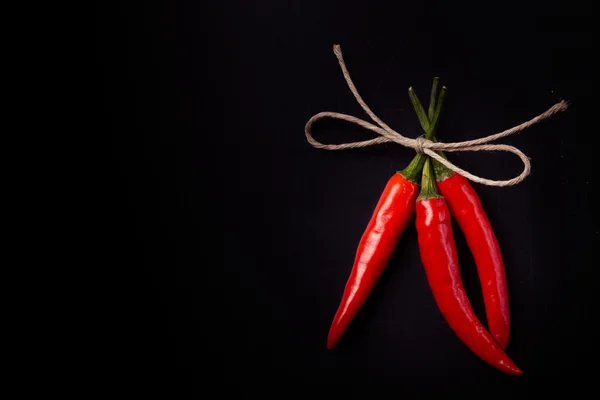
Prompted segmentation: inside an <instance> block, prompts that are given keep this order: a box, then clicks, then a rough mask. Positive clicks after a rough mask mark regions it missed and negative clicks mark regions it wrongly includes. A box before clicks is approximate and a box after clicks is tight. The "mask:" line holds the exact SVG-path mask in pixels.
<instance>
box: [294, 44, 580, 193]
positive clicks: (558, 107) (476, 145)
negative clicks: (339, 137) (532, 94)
mask: <svg viewBox="0 0 600 400" xmlns="http://www.w3.org/2000/svg"><path fill="white" fill-rule="evenodd" d="M333 52H334V54H335V56H336V57H337V59H338V62H339V64H340V67H341V69H342V73H343V75H344V79H345V80H346V83H347V84H348V87H349V88H350V91H351V92H352V94H353V95H354V98H355V99H356V101H357V102H358V104H359V105H360V106H361V107H362V109H363V110H364V111H365V112H366V113H367V114H368V115H369V117H371V119H372V120H373V121H374V122H376V123H377V125H378V126H377V125H374V124H372V123H370V122H367V121H365V120H362V119H360V118H357V117H354V116H352V115H347V114H342V113H337V112H329V111H325V112H320V113H318V114H315V115H314V116H313V117H312V118H310V119H309V120H308V122H307V123H306V126H305V128H304V133H305V134H306V140H307V141H308V142H309V143H310V144H311V145H312V146H313V147H315V148H317V149H324V150H346V149H355V148H362V147H368V146H374V145H377V144H382V143H388V142H393V143H397V144H399V145H401V146H404V147H408V148H411V149H413V150H415V151H416V152H417V153H419V154H426V155H428V156H429V157H431V158H433V159H435V160H436V161H438V162H439V163H441V164H443V165H444V166H446V167H447V168H448V169H450V170H452V171H454V172H457V173H459V174H461V175H463V176H464V177H465V178H467V179H469V180H471V181H473V182H477V183H481V184H483V185H488V186H497V187H502V186H512V185H516V184H518V183H520V182H522V181H523V180H524V179H525V178H526V177H527V176H528V175H529V173H530V172H531V163H530V161H529V158H528V157H527V156H526V155H525V154H524V153H523V152H522V151H521V150H519V149H517V148H516V147H514V146H509V145H505V144H489V143H490V142H493V141H495V140H498V139H500V138H503V137H506V136H509V135H513V134H515V133H519V132H521V131H522V130H524V129H527V128H529V127H530V126H532V125H535V124H537V123H538V122H540V121H542V120H544V119H546V118H549V117H551V116H552V115H554V114H556V113H558V112H561V111H565V110H566V109H567V108H568V103H567V102H566V101H564V100H562V101H560V102H559V103H556V104H555V105H553V106H552V107H550V108H549V109H548V110H546V111H545V112H543V113H541V114H540V115H538V116H536V117H534V118H532V119H530V120H529V121H526V122H524V123H522V124H520V125H517V126H515V127H512V128H510V129H507V130H505V131H502V132H499V133H496V134H493V135H489V136H485V137H482V138H479V139H474V140H467V141H464V142H452V143H444V142H433V141H431V140H429V139H426V138H424V137H418V138H416V139H411V138H407V137H405V136H402V135H401V134H400V133H398V132H396V131H395V130H393V129H392V128H390V127H389V126H388V125H387V124H386V123H385V122H383V121H382V120H381V119H380V118H379V117H377V115H375V113H374V112H373V111H372V110H371V109H370V108H369V106H368V105H367V104H366V103H365V101H364V100H363V99H362V97H361V96H360V94H359V93H358V90H357V89H356V86H355V85H354V82H352V79H351V78H350V73H349V72H348V68H346V63H345V62H344V58H343V56H342V50H341V48H340V46H339V45H334V46H333ZM323 118H335V119H341V120H344V121H348V122H351V123H354V124H356V125H360V126H362V127H363V128H365V129H368V130H370V131H373V132H375V133H377V134H378V135H380V137H378V138H375V139H370V140H364V141H360V142H351V143H342V144H323V143H321V142H319V141H317V140H315V138H314V137H313V136H312V132H311V129H312V126H313V124H314V123H315V122H316V121H318V120H320V119H323ZM436 151H449V152H455V151H506V152H509V153H513V154H515V155H517V156H518V157H519V158H520V159H521V161H522V162H523V171H522V172H521V174H519V175H518V176H516V177H514V178H512V179H507V180H493V179H486V178H481V177H479V176H476V175H473V174H471V173H470V172H468V171H465V170H464V169H462V168H459V167H457V166H456V165H454V164H453V163H451V162H450V161H448V160H446V159H445V158H443V157H442V156H440V155H439V154H437V153H436Z"/></svg>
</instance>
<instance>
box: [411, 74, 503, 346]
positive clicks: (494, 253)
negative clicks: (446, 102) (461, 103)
mask: <svg viewBox="0 0 600 400" xmlns="http://www.w3.org/2000/svg"><path fill="white" fill-rule="evenodd" d="M437 85H438V78H435V79H434V80H433V86H432V90H431V100H430V104H429V114H428V115H425V110H424V109H423V106H422V105H421V103H420V101H419V99H418V98H417V96H416V94H415V93H414V92H413V91H412V90H409V96H410V98H411V101H412V103H413V106H414V108H415V111H416V112H417V116H418V117H419V121H420V122H421V126H422V127H423V129H424V130H425V131H426V132H428V134H427V138H428V139H431V140H433V141H435V126H434V127H433V129H431V121H434V120H435V119H437V116H436V115H434V113H433V107H434V106H435V95H436V91H437ZM444 93H445V88H442V92H441V93H440V100H441V99H443V96H444ZM439 153H440V155H442V156H443V157H445V155H444V154H443V152H439ZM432 163H433V169H434V171H435V177H436V180H437V184H438V188H439V190H440V192H441V194H442V196H444V198H445V199H446V203H447V204H448V207H449V208H450V212H451V213H452V216H453V217H454V219H455V220H456V222H457V223H458V226H459V227H460V229H461V230H462V232H463V233H464V235H465V238H466V240H467V244H468V245H469V249H470V250H471V253H472V254H473V258H474V260H475V264H476V265H477V273H478V275H479V281H480V283H481V289H482V292H483V300H484V303H485V313H486V317H487V321H488V327H489V329H490V333H491V334H492V336H493V337H494V339H496V341H497V342H498V344H499V345H500V346H502V348H506V345H507V344H508V340H509V338H510V314H509V307H508V291H507V286H506V273H505V271H504V262H503V260H502V254H501V253H500V246H499V245H498V240H497V239H496V235H494V231H493V229H492V225H491V224H490V221H489V219H488V217H487V215H486V213H485V211H484V209H483V206H482V205H481V201H480V200H479V196H477V193H476V192H475V189H473V187H472V186H471V184H470V183H469V181H468V180H467V179H466V178H465V177H463V176H462V175H460V174H458V173H455V172H453V171H451V170H449V169H448V168H446V167H445V166H443V165H442V164H440V163H439V162H437V161H435V160H432Z"/></svg>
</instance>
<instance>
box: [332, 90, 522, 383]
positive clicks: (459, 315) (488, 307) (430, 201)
mask: <svg viewBox="0 0 600 400" xmlns="http://www.w3.org/2000/svg"><path fill="white" fill-rule="evenodd" d="M437 88H438V78H435V79H434V81H433V87H432V90H431V98H430V102H429V108H428V110H427V112H426V111H425V109H424V108H423V106H422V104H421V102H420V101H419V99H418V98H417V96H416V94H415V93H414V91H413V90H412V88H410V89H409V96H410V99H411V102H412V104H413V106H414V108H415V111H416V113H417V116H418V118H419V122H420V124H421V127H422V128H423V130H424V131H425V138H426V139H429V140H432V141H435V140H436V128H437V126H438V121H439V117H440V112H441V109H442V104H443V100H444V96H445V94H446V88H445V87H442V89H441V90H440V93H439V95H438V93H437ZM439 154H440V155H441V156H442V157H445V156H444V154H443V153H441V152H440V153H439ZM415 214H416V227H417V232H418V242H419V251H420V254H421V260H422V262H423V265H424V267H425V272H426V274H427V279H428V281H429V285H430V287H431V290H432V292H433V296H434V298H435V300H436V303H437V305H438V307H439V309H440V311H441V312H442V315H443V316H444V318H445V319H446V321H447V322H448V324H449V325H450V328H452V330H453V331H454V332H455V333H456V335H457V336H458V338H459V339H460V340H461V341H462V342H463V343H464V344H465V345H466V346H467V347H468V348H469V349H471V350H472V351H473V352H474V353H475V354H476V355H477V356H479V357H480V358H481V359H483V360H484V361H486V362H487V363H489V364H490V365H492V366H494V367H496V368H498V369H499V370H501V371H504V372H506V373H508V374H511V375H521V374H522V371H521V369H519V367H517V366H516V365H515V364H514V363H513V361H512V360H511V359H510V358H509V357H508V356H507V355H506V353H505V352H504V349H505V348H506V345H507V344H508V340H509V337H510V317H509V308H508V294H507V287H506V274H505V272H504V263H503V261H502V255H501V254H500V248H499V246H498V241H497V240H496V236H495V235H494V231H493V230H492V227H491V224H490V221H489V219H488V217H487V215H486V213H485V211H484V209H483V207H482V205H481V202H480V200H479V197H478V196H477V193H476V192H475V190H474V189H473V187H472V186H471V184H470V183H469V181H468V180H467V179H466V178H464V177H463V176H462V175H460V174H458V173H456V172H453V171H451V170H449V169H448V168H446V167H445V166H444V165H442V164H441V163H439V162H437V161H436V160H433V159H430V157H428V156H426V155H424V154H417V155H416V156H415V157H414V159H413V160H412V161H411V162H410V164H409V165H408V166H407V167H406V168H405V169H404V170H402V171H399V172H398V173H396V174H394V176H392V177H391V178H390V180H389V181H388V183H387V185H386V187H385V189H384V191H383V194H382V195H381V197H380V199H379V202H378V203H377V206H376V207H375V211H374V212H373V216H372V217H371V220H370V221H369V224H368V225H367V228H366V230H365V232H364V234H363V236H362V238H361V240H360V243H359V245H358V250H357V252H356V258H355V261H354V266H353V268H352V272H351V274H350V277H349V279H348V282H347V283H346V288H345V290H344V294H343V297H342V301H341V303H340V305H339V308H338V310H337V312H336V314H335V317H334V320H333V323H332V325H331V329H330V331H329V336H328V339H327V348H329V349H331V348H333V347H334V346H335V345H336V343H337V342H338V341H339V340H340V338H341V337H342V336H343V334H344V333H345V332H346V330H347V329H348V327H349V325H350V323H351V322H352V320H353V319H354V317H355V316H356V314H357V313H358V311H359V309H360V307H361V306H362V305H363V303H364V302H365V300H366V298H367V297H368V295H369V293H370V292H371V290H372V289H373V287H374V286H375V283H376V282H377V280H378V279H379V277H380V276H381V274H382V272H383V271H384V269H385V268H386V266H387V264H388V261H389V260H390V258H391V256H392V253H393V252H394V249H395V247H396V245H397V243H398V241H399V240H400V237H401V236H402V233H403V232H404V230H405V229H406V227H407V226H408V225H409V223H410V221H411V220H412V218H413V216H414V215H415ZM452 217H454V219H455V220H456V222H457V223H458V226H459V227H460V229H461V230H462V231H463V233H464V235H465V238H466V240H467V243H468V246H469V249H470V250H471V252H472V253H473V257H474V260H475V263H476V265H477V271H478V274H479V279H480V282H481V287H482V292H483V298H484V303H485V312H486V316H487V321H488V325H489V331H488V330H487V329H486V328H485V327H484V326H483V325H482V323H481V322H480V321H479V319H478V318H477V316H476V315H475V313H474V312H473V309H472V307H471V304H470V302H469V299H468V298H467V296H466V294H465V289H464V287H463V284H462V280H461V276H460V272H459V267H458V255H457V251H456V245H455V242H454V234H453V231H452V223H451V218H452Z"/></svg>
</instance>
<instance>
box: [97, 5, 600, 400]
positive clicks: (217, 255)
mask: <svg viewBox="0 0 600 400" xmlns="http://www.w3.org/2000/svg"><path fill="white" fill-rule="evenodd" d="M386 3H388V4H387V5H378V3H377V2H358V1H357V2H347V1H345V2H342V1H339V2H334V1H222V2H217V1H210V2H193V1H189V2H175V3H170V4H168V5H167V4H164V5H148V4H146V5H143V6H142V5H133V4H128V3H122V4H121V5H120V6H118V7H113V6H108V5H106V4H102V5H98V6H97V18H96V27H97V53H96V54H97V65H96V66H97V68H98V77H99V80H98V82H99V83H100V85H101V94H100V98H101V99H102V107H100V108H99V109H98V110H99V117H100V119H99V121H100V123H101V127H102V128H103V129H104V131H105V132H106V133H105V134H106V135H108V136H110V138H111V154H110V166H111V168H110V169H109V170H108V172H109V173H110V175H109V181H108V182H109V186H108V187H107V189H108V190H107V193H108V196H107V202H106V204H105V206H106V208H107V209H108V210H110V212H109V213H108V214H107V215H109V218H107V220H106V222H107V226H109V227H110V235H109V239H108V242H107V247H106V249H107V251H108V252H107V254H110V256H109V258H111V259H112V260H119V261H118V262H117V261H113V262H116V263H118V268H119V272H118V273H117V274H116V275H115V277H114V281H115V282H116V283H118V284H119V286H120V288H121V289H123V290H122V293H124V296H123V301H122V302H121V304H120V306H119V308H120V310H121V311H122V312H121V313H118V314H117V316H116V317H114V319H113V320H112V324H113V326H114V333H115V334H116V339H117V343H118V348H119V351H118V359H117V360H116V362H117V363H118V364H120V365H125V366H127V368H128V369H130V370H131V372H132V373H133V372H139V371H144V373H143V374H142V375H143V376H144V377H145V378H146V379H150V377H156V380H155V381H154V383H153V384H158V383H159V382H162V383H165V382H167V377H173V376H177V378H178V379H179V380H181V385H180V386H178V387H179V388H182V389H183V388H188V387H190V386H189V385H192V384H199V383H200V382H202V381H205V380H208V381H211V382H223V383H239V382H246V381H255V382H256V381H258V382H260V383H264V384H272V383H273V382H289V383H294V384H300V383H328V382H334V383H362V382H368V383H406V384H412V385H415V387H417V388H419V389H422V390H425V389H430V388H437V389H441V390H450V389H455V388H460V387H466V385H468V384H471V383H473V382H494V383H503V384H509V385H515V384H522V383H531V382H536V381H537V380H538V378H541V377H542V378H547V377H550V376H556V377H560V379H566V378H567V377H576V376H579V375H580V374H581V373H583V371H584V369H585V368H586V367H584V366H583V363H584V362H586V360H587V359H588V358H589V357H591V355H590V353H589V349H590V347H591V345H592V343H593V341H594V340H595V339H594V335H593V334H592V333H590V334H586V333H585V332H588V331H587V329H588V328H587V327H588V325H589V324H590V315H591V310H592V306H591V299H592V292H591V290H590V289H591V288H592V286H591V283H590V281H589V280H588V279H586V277H587V276H589V274H590V270H591V269H592V268H593V266H594V265H596V266H597V263H596V262H595V261H594V260H593V258H592V244H593V243H594V242H597V241H598V238H599V234H598V229H599V228H598V223H597V221H598V219H597V217H598V216H597V211H596V210H594V209H593V205H594V200H593V198H592V194H591V190H592V187H593V185H594V184H595V183H597V178H596V175H595V172H594V170H593V168H592V161H593V159H592V150H591V149H590V146H584V145H582V144H581V141H582V140H583V139H585V138H589V137H590V135H592V134H593V132H590V129H589V127H590V124H589V121H590V120H591V118H592V117H593V111H592V104H591V100H592V96H591V74H592V69H593V68H592V65H591V64H592V56H593V51H592V39H591V26H592V25H593V24H592V21H591V18H589V17H586V12H587V10H586V8H585V7H584V8H581V7H579V6H577V7H576V6H575V5H573V4H571V5H568V4H565V3H561V4H558V3H557V4H552V3H547V2H546V3H544V4H543V7H540V5H539V4H533V3H531V4H530V5H529V7H528V8H529V9H524V8H523V5H522V4H521V5H510V4H508V3H506V4H504V3H503V4H502V5H500V3H497V4H487V3H486V4H483V3H482V4H481V5H479V6H473V5H469V6H460V5H457V4H455V3H454V2H448V4H446V5H434V4H432V3H427V2H420V3H407V4H401V3H400V2H398V3H396V2H386ZM335 43H339V44H340V45H341V46H342V51H343V52H344V56H345V59H346V63H347V65H348V68H349V70H350V73H351V74H352V77H353V79H354V81H355V83H356V85H357V87H358V90H359V91H360V92H361V94H362V95H363V97H364V99H365V100H366V102H367V103H368V104H369V105H370V106H371V108H372V109H373V110H374V111H375V113H376V114H377V115H378V116H379V117H380V118H382V119H383V120H384V121H386V122H387V123H388V124H389V125H390V126H392V127H393V128H394V129H396V130H397V131H399V132H401V133H403V134H405V135H406V136H409V137H416V136H419V135H420V134H421V132H420V130H419V125H418V121H417V118H416V116H415V114H414V112H413V110H412V107H411V105H410V103H409V99H408V95H407V88H408V87H409V86H411V85H412V86H413V87H414V88H415V89H416V91H417V93H418V94H419V95H420V97H421V98H422V100H423V101H424V102H426V101H427V98H428V93H429V88H430V84H431V80H432V78H433V77H434V76H440V77H441V81H442V83H443V84H444V85H446V86H447V87H448V90H449V91H448V96H447V97H446V102H445V108H444V111H443V117H442V122H441V127H440V130H439V133H438V137H439V138H440V140H444V141H461V140H467V139H472V138H477V137H480V136H483V135H487V134H491V133H494V132H497V131H500V130H503V129H506V128H509V127H512V126H514V125H517V124H519V123H521V122H523V121H525V120H528V119H530V118H531V117H533V116H535V115H537V114H539V113H541V112H542V111H544V110H546V109H547V108H548V107H549V106H551V105H552V104H554V103H556V102H558V101H560V100H561V99H565V100H568V101H569V102H570V104H571V107H570V108H569V110H568V111H567V112H566V113H562V114H559V115H557V116H555V117H552V118H551V119H550V120H547V121H544V122H542V123H540V124H538V125H536V126H534V127H532V128H530V129H528V130H527V131H525V132H523V133H522V134H520V135H517V136H511V137H510V138H507V139H505V140H503V143H508V144H512V145H515V146H517V147H519V148H520V149H522V150H523V151H524V152H525V153H526V154H527V155H528V156H529V157H530V158H531V161H532V174H531V176H530V177H528V178H527V180H526V181H524V182H523V183H521V184H519V185H517V186H514V187H509V188H490V187H485V186H482V185H477V184H475V188H476V190H477V191H478V193H479V195H480V197H481V200H482V202H483V204H484V206H485V209H486V211H487V212H488V215H489V218H490V220H491V222H492V224H493V226H494V228H495V232H496V235H497V237H498V240H499V242H500V245H501V248H502V251H503V255H504V261H505V264H506V270H507V277H508V284H509V294H510V305H511V317H512V336H511V341H510V343H509V347H508V350H507V352H508V354H509V355H510V356H511V358H512V359H513V360H514V361H515V362H516V364H517V365H519V366H520V367H521V368H522V369H523V370H524V375H523V376H522V377H518V378H515V377H509V376H506V375H503V374H502V373H501V372H499V371H497V370H495V369H493V368H491V367H489V366H488V365H487V364H485V363H484V362H483V361H481V360H479V359H478V358H477V357H476V356H474V355H473V354H472V353H470V352H469V350H468V349H467V348H466V347H465V346H464V345H463V344H462V343H461V342H460V341H459V340H458V339H457V338H456V337H455V335H454V334H453V332H452V331H451V330H450V329H449V328H448V326H447V324H446V323H445V322H444V320H443V318H442V316H441V314H440V313H439V311H438V310H437V308H436V305H435V303H434V300H433V297H432V295H431V292H430V290H429V288H428V285H427V282H426V278H425V274H424V271H423V268H422V265H421V263H420V260H419V255H418V247H417V240H416V232H415V229H414V225H412V224H411V226H410V228H409V229H408V231H407V232H406V233H405V235H404V237H403V239H402V240H401V243H400V244H399V246H398V250H397V252H396V253H395V255H394V257H393V258H392V260H391V262H390V264H389V267H388V269H387V270H386V272H385V273H384V275H383V276H382V278H381V280H380V282H379V283H378V285H377V286H376V288H375V289H374V291H373V293H372V294H371V296H370V298H369V300H368V301H367V303H366V304H365V305H364V307H363V309H362V311H361V313H360V314H359V315H358V316H357V318H356V319H355V321H354V323H353V325H352V326H351V328H350V329H349V330H348V332H347V333H346V335H345V337H344V338H343V340H342V341H341V342H340V343H339V345H338V346H337V347H336V348H335V349H334V350H333V351H327V350H326V348H325V341H326V337H327V332H328V329H329V324H330V322H331V319H332V318H333V315H334V313H335V310H336V308H337V305H338V302H339V300H340V298H341V294H342V291H343V288H344V285H345V282H346V279H347V276H348V274H349V272H350V268H351V266H352V262H353V259H354V254H355V249H356V245H357V243H358V241H359V239H360V237H361V234H362V231H363V229H364V227H365V225H366V223H367V222H368V220H369V217H370V215H371V212H372V210H373V207H374V205H375V203H376V202H377V199H378V197H379V194H380V193H381V190H382V189H383V187H384V185H385V183H386V181H387V180H388V179H389V177H390V176H391V175H392V174H393V173H394V172H395V171H396V170H399V169H402V168H404V166H405V165H406V164H407V163H408V161H409V160H410V159H411V158H412V155H413V153H412V152H411V151H410V150H408V149H405V148H402V147H400V146H397V145H393V144H386V145H382V146H378V147H371V148H366V149H358V150H349V151H339V152H327V151H323V150H317V149H314V148H312V147H311V146H310V145H309V144H308V143H307V142H306V140H305V137H304V132H303V129H304V124H305V123H306V121H307V120H308V119H309V118H310V117H311V116H312V115H313V114H315V113H317V112H320V111H337V112H342V113H347V114H352V115H356V116H358V117H361V118H364V119H368V117H367V116H366V115H364V113H363V112H362V110H361V109H360V108H359V106H358V105H357V104H356V103H355V100H354V99H353V97H352V95H351V93H350V92H349V90H348V88H347V87H346V84H345V82H344V80H343V77H342V75H341V72H340V70H339V67H338V64H337V61H336V59H335V56H334V55H333V52H332V46H333V44H335ZM315 136H316V138H317V139H318V140H321V141H322V142H326V143H340V142H345V141H354V140H361V139H363V138H368V137H372V134H371V133H370V132H368V131H366V130H363V129H361V128H359V127H356V126H354V125H351V124H348V123H345V122H341V121H325V122H322V123H319V124H318V125H316V126H315ZM450 157H451V160H452V161H454V162H456V163H457V164H458V165H460V166H462V167H464V168H466V169H467V170H469V171H471V172H473V173H475V174H476V175H480V176H484V177H489V178H494V179H507V178H509V177H512V176H515V175H516V174H518V173H519V171H520V168H521V165H520V164H519V161H518V160H517V159H516V157H514V156H511V155H508V154H506V153H499V154H468V153H455V154H453V155H451V156H450ZM456 241H457V247H458V251H459V255H460V261H461V271H462V274H463V279H464V283H465V286H466V289H467V292H468V293H469V295H470V298H471V301H472V304H473V307H474V309H475V311H476V313H477V314H478V316H479V317H480V318H482V320H484V321H485V316H484V313H483V302H482V298H481V294H480V287H479V283H478V280H477V275H476V272H475V268H474V264H473V260H472V258H471V256H470V254H469V251H468V248H467V247H466V245H465V241H464V238H463V236H462V234H461V233H458V231H457V233H456ZM113 256H114V257H113ZM201 368H208V370H209V371H210V373H209V374H208V375H207V374H206V373H205V372H201V370H200V369H201ZM147 387H151V386H147Z"/></svg>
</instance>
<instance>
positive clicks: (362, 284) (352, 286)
mask: <svg viewBox="0 0 600 400" xmlns="http://www.w3.org/2000/svg"><path fill="white" fill-rule="evenodd" d="M423 162H424V157H423V156H422V155H417V156H416V157H415V158H414V159H413V161H412V162H411V163H410V164H409V166H408V167H407V168H406V169H405V170H403V171H402V172H400V173H396V174H394V176H392V177H391V178H390V180H389V181H388V183H387V185H386V187H385V189H384V191H383V193H382V195H381V197H380V199H379V202H378V203H377V206H376V207H375V211H374V212H373V216H372V217H371V220H370V221H369V224H368V225H367V229H366V230H365V233H364V234H363V236H362V238H361V240H360V243H359V245H358V249H357V251H356V258H355V260H354V266H353V267H352V272H351V273H350V278H349V279H348V282H347V283H346V288H345V289H344V295H343V297H342V301H341V303H340V305H339V307H338V310H337V312H336V314H335V317H334V319H333V322H332V324H331V328H330V330H329V335H328V337H327V348H328V349H331V348H333V347H334V346H335V345H336V343H337V342H338V341H339V340H340V338H341V337H342V336H343V335H344V333H345V332H346V330H347V329H348V326H349V325H350V323H351V322H352V320H353V319H354V317H355V316H356V314H357V313H358V310H359V309H360V307H361V306H362V305H363V303H364V302H365V300H366V299H367V297H368V296H369V293H371V290H372V289H373V287H374V286H375V283H376V282H377V280H378V279H379V277H380V276H381V274H382V272H383V271H384V269H385V267H386V266H387V263H388V261H389V260H390V258H391V257H392V254H393V253H394V249H395V247H396V245H397V244H398V241H399V240H400V236H401V235H402V233H403V232H404V230H405V229H406V227H407V225H408V223H409V222H410V220H411V219H412V217H413V215H414V212H415V200H416V198H417V195H418V194H419V185H418V184H417V183H416V182H417V181H418V180H417V179H418V178H417V177H418V176H419V175H420V172H421V168H422V166H423Z"/></svg>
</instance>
